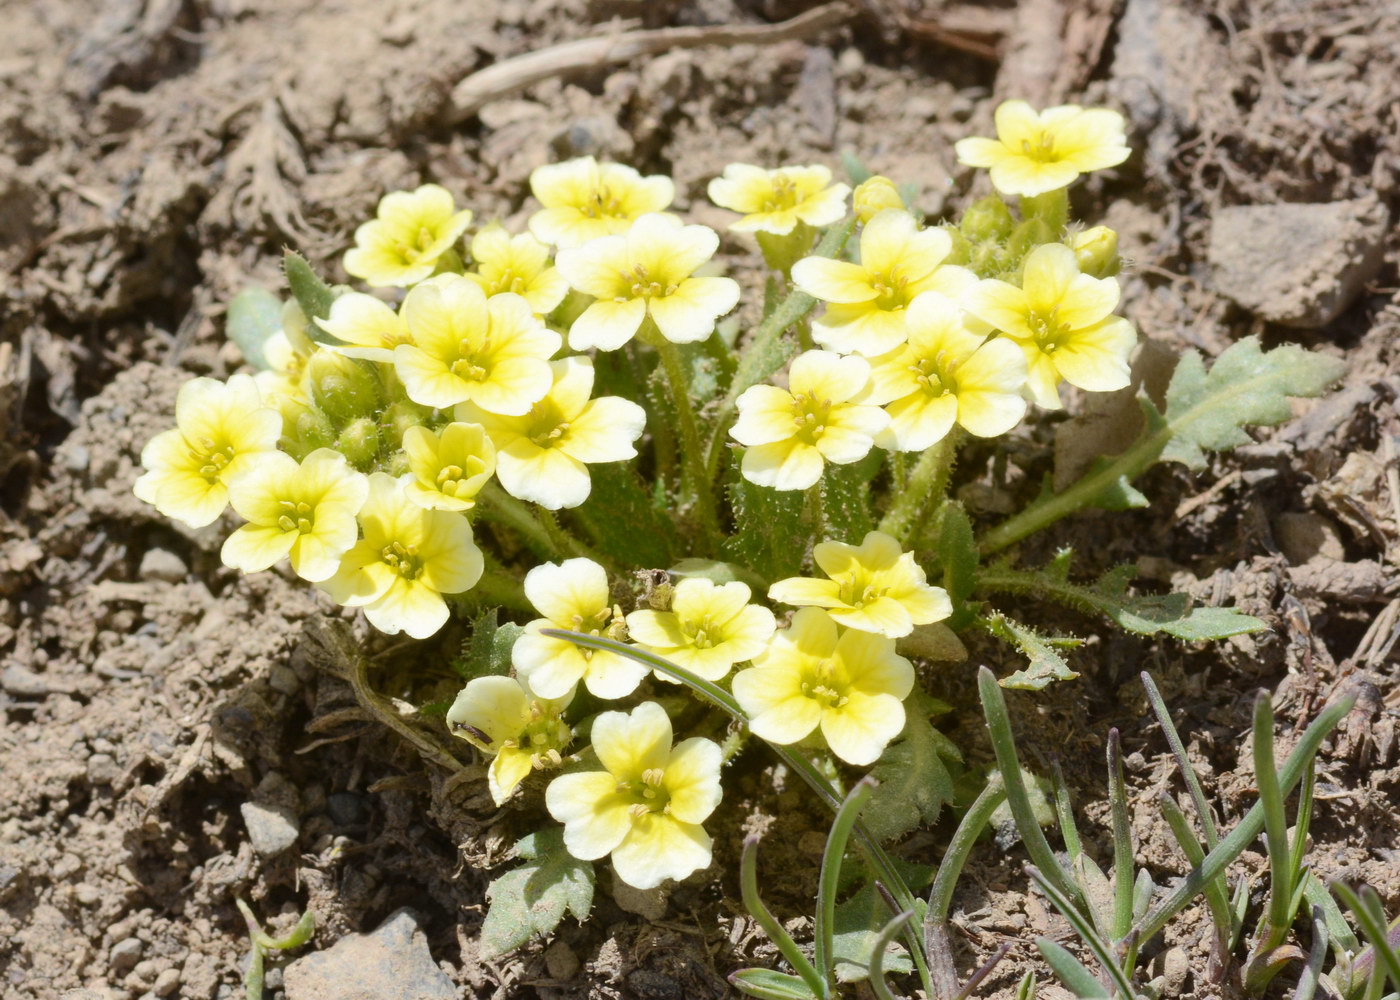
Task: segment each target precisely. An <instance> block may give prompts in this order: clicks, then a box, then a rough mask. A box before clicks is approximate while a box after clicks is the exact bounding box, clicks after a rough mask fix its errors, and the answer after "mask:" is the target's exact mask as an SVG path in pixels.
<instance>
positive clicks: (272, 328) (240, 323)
mask: <svg viewBox="0 0 1400 1000" xmlns="http://www.w3.org/2000/svg"><path fill="white" fill-rule="evenodd" d="M227 329H228V339H229V340H231V341H233V342H234V343H235V344H237V345H238V349H239V351H241V352H242V354H243V357H244V359H245V360H246V361H247V362H248V364H250V365H252V366H253V367H254V368H256V369H258V370H259V371H267V370H268V369H269V368H271V367H272V366H271V364H270V363H269V362H268V360H267V354H266V345H267V342H268V340H269V339H271V338H272V336H273V335H274V334H277V333H280V332H281V330H282V300H281V299H279V298H278V297H277V296H275V295H273V294H272V293H271V292H269V291H268V290H267V289H266V288H245V289H243V291H241V292H239V293H238V294H237V295H235V296H234V297H233V299H232V300H231V301H230V302H229V304H228V326H227Z"/></svg>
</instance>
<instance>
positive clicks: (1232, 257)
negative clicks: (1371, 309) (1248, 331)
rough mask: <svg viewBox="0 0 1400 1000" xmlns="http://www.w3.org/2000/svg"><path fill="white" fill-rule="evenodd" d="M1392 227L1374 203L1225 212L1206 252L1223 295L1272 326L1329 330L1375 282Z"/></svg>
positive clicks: (1368, 200)
mask: <svg viewBox="0 0 1400 1000" xmlns="http://www.w3.org/2000/svg"><path fill="white" fill-rule="evenodd" d="M1389 224H1390V213H1389V211H1388V210H1387V209H1386V207H1385V206H1384V205H1382V204H1381V203H1380V202H1379V201H1378V200H1377V199H1375V198H1374V197H1371V198H1358V199H1356V200H1354V201H1338V202H1332V203H1330V204H1321V205H1319V204H1313V205H1294V204H1280V205H1238V206H1234V207H1231V208H1222V209H1220V210H1219V211H1218V212H1217V213H1216V215H1215V221H1214V224H1213V225H1212V228H1211V234H1210V246H1209V249H1208V251H1207V254H1208V259H1209V261H1210V266H1211V270H1212V272H1213V277H1214V284H1215V287H1216V290H1217V291H1219V292H1221V293H1222V294H1223V295H1225V296H1226V297H1227V298H1230V299H1232V300H1234V301H1235V302H1236V303H1238V304H1239V305H1241V306H1243V307H1244V308H1245V309H1248V310H1249V311H1250V312H1252V313H1254V314H1255V315H1256V316H1258V317H1260V318H1261V319H1265V320H1268V321H1269V322H1271V323H1281V324H1283V325H1284V326H1292V327H1299V328H1302V329H1315V328H1317V327H1321V326H1326V325H1327V324H1328V323H1330V322H1332V320H1334V319H1336V318H1337V316H1338V315H1339V314H1340V313H1341V312H1342V310H1344V309H1345V308H1346V307H1347V306H1348V305H1350V304H1351V301H1352V300H1353V299H1354V298H1356V295H1357V293H1358V292H1360V291H1361V288H1362V286H1363V285H1365V284H1366V282H1368V281H1370V280H1371V279H1372V278H1374V277H1375V276H1376V272H1377V271H1378V270H1379V269H1380V266H1381V262H1382V259H1383V255H1384V239H1385V233H1386V228H1387V227H1388V226H1389Z"/></svg>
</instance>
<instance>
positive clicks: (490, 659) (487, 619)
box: [452, 608, 525, 681]
mask: <svg viewBox="0 0 1400 1000" xmlns="http://www.w3.org/2000/svg"><path fill="white" fill-rule="evenodd" d="M524 631H525V629H524V628H523V627H522V626H520V625H517V624H515V623H514V622H506V623H505V624H500V620H499V612H498V609H497V608H488V609H487V610H485V611H483V612H482V613H481V614H479V615H477V616H476V618H475V619H473V620H472V632H471V635H470V636H469V637H468V639H467V641H466V643H465V644H464V645H463V647H462V652H461V655H459V656H458V657H457V658H456V659H455V660H453V661H452V669H453V670H455V671H456V672H457V675H458V676H459V677H461V678H462V680H464V681H469V680H471V679H472V678H473V677H485V676H487V675H488V674H508V673H510V650H511V647H512V646H514V645H515V640H516V639H518V638H520V634H521V633H522V632H524Z"/></svg>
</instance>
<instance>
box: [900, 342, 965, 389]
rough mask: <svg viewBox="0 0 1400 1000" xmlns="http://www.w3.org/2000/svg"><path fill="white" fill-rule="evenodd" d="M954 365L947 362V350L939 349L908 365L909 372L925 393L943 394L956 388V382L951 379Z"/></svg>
mask: <svg viewBox="0 0 1400 1000" xmlns="http://www.w3.org/2000/svg"><path fill="white" fill-rule="evenodd" d="M955 367H956V366H954V365H952V364H950V363H949V358H948V352H947V351H939V352H938V353H937V354H935V355H934V356H933V357H931V358H927V357H925V358H918V359H917V360H915V361H914V362H913V363H912V364H910V365H909V372H910V374H911V375H913V376H914V381H915V382H917V383H919V388H921V389H922V390H923V391H924V392H925V393H926V394H928V395H930V396H945V395H947V394H948V393H950V392H953V391H955V389H956V386H957V383H956V382H955V381H954V380H953V369H954V368H955Z"/></svg>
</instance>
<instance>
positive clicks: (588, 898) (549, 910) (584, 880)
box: [481, 827, 595, 958]
mask: <svg viewBox="0 0 1400 1000" xmlns="http://www.w3.org/2000/svg"><path fill="white" fill-rule="evenodd" d="M515 854H516V857H519V858H523V859H525V864H523V865H521V866H520V867H519V868H515V869H512V870H511V871H508V872H506V873H505V874H504V875H502V876H501V877H500V878H498V879H495V880H493V881H492V883H491V885H490V887H489V888H488V889H487V890H486V898H487V899H488V900H490V903H491V907H490V909H489V910H487V911H486V919H485V920H484V921H483V922H482V925H481V955H482V957H483V958H495V957H496V956H498V955H504V954H505V953H506V952H508V951H512V950H513V949H515V948H519V947H520V946H521V945H523V944H525V943H526V942H528V941H529V940H530V939H531V938H534V937H538V936H540V935H543V934H548V933H550V932H551V931H553V930H554V928H556V927H558V926H559V922H560V921H561V920H563V919H564V916H565V915H566V914H572V915H573V917H574V919H575V920H580V921H582V920H585V919H587V917H588V912H589V910H591V909H592V908H593V886H594V882H595V876H594V874H593V863H592V862H590V861H580V860H578V859H577V858H575V857H573V856H572V855H571V854H569V852H568V851H567V850H566V849H565V848H564V831H563V830H561V829H559V828H558V827H554V828H551V829H547V830H541V831H540V832H538V833H532V834H530V835H529V836H527V837H525V838H524V839H522V840H521V841H520V842H519V843H518V844H516V845H515Z"/></svg>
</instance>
